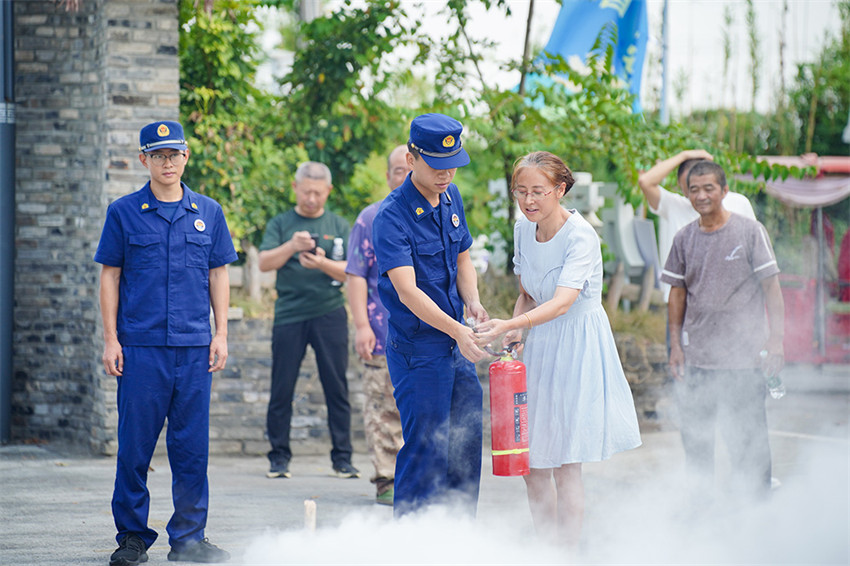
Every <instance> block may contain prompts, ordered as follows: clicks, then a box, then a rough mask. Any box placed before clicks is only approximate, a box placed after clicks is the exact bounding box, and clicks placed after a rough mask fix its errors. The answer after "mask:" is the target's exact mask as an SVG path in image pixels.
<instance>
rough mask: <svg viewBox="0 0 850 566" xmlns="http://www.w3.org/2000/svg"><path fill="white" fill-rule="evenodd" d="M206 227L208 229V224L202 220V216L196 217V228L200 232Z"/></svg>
mask: <svg viewBox="0 0 850 566" xmlns="http://www.w3.org/2000/svg"><path fill="white" fill-rule="evenodd" d="M206 229H207V225H206V224H204V221H203V220H201V219H200V218H196V219H195V230H197V231H198V232H203V231H204V230H206Z"/></svg>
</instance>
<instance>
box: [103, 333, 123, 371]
mask: <svg viewBox="0 0 850 566" xmlns="http://www.w3.org/2000/svg"><path fill="white" fill-rule="evenodd" d="M101 361H102V362H103V369H105V370H106V374H107V375H114V376H119V375H122V374H123V372H124V352H123V350H122V349H121V344H120V343H119V342H118V340H117V339H111V340H107V341H106V343H105V344H104V346H103V358H102V359H101Z"/></svg>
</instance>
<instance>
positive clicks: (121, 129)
mask: <svg viewBox="0 0 850 566" xmlns="http://www.w3.org/2000/svg"><path fill="white" fill-rule="evenodd" d="M81 5H82V8H81V10H80V11H79V12H66V11H65V10H64V9H63V8H61V7H60V6H59V5H58V4H57V3H56V2H54V1H53V0H27V1H18V2H15V5H14V8H15V9H14V17H15V27H14V33H15V63H16V69H15V83H16V85H15V101H16V109H17V123H16V131H17V138H16V154H15V159H16V181H17V182H16V201H17V202H16V217H15V220H16V233H15V248H16V252H17V256H16V260H15V305H16V306H15V313H14V317H15V327H14V361H13V366H14V375H13V382H12V389H13V392H12V395H13V398H12V404H13V414H12V438H13V440H16V441H39V442H41V441H61V442H63V443H66V444H71V445H77V446H82V447H85V448H87V449H89V450H91V451H94V452H114V450H115V447H116V445H115V426H116V420H117V419H116V414H115V401H114V398H115V395H114V390H115V382H114V379H112V378H108V377H107V376H105V374H104V372H103V369H102V368H101V366H100V353H101V349H102V341H101V331H100V315H99V311H98V299H97V288H98V274H99V267H98V266H97V265H96V264H95V263H94V262H93V261H92V256H93V255H94V250H95V248H96V246H97V241H98V238H99V235H100V229H101V227H102V225H103V219H104V214H105V212H106V205H107V204H108V202H109V200H112V199H114V198H115V197H117V196H120V195H123V194H126V193H128V192H130V191H131V190H134V189H135V188H138V187H139V186H141V185H142V184H143V183H144V182H145V179H146V176H145V169H144V168H143V167H142V166H141V164H139V163H138V160H137V159H136V153H137V149H138V138H137V136H138V131H139V129H140V128H141V127H142V126H143V125H144V124H145V123H148V122H150V121H152V120H154V119H176V118H177V116H178V109H179V85H178V76H179V67H178V60H177V45H178V33H177V23H178V19H177V5H176V1H175V0H108V1H107V0H85V1H84V2H82V3H81Z"/></svg>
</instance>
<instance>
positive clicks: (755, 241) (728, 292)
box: [661, 161, 785, 495]
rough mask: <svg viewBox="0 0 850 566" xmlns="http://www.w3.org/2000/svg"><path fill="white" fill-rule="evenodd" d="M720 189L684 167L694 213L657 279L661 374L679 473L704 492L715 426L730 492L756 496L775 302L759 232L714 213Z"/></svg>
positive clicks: (780, 325) (717, 173)
mask: <svg viewBox="0 0 850 566" xmlns="http://www.w3.org/2000/svg"><path fill="white" fill-rule="evenodd" d="M728 191H729V187H728V186H727V184H726V175H725V174H724V172H723V169H722V168H721V167H720V166H719V165H717V164H715V163H713V162H710V161H705V162H701V163H698V164H697V165H695V166H694V167H693V169H691V171H690V172H689V174H688V192H687V196H688V198H689V199H690V201H691V204H692V205H693V207H694V209H695V210H696V211H697V212H698V213H699V215H700V216H699V218H698V219H697V220H696V221H694V222H692V223H690V224H688V225H686V226H685V227H684V228H682V229H681V230H680V231H679V232H678V233H677V234H676V236H675V238H674V239H673V247H672V249H671V250H670V255H669V256H668V258H667V262H666V264H665V266H664V271H663V272H662V275H661V280H662V281H664V282H666V283H669V284H670V285H671V286H672V288H671V291H670V300H669V303H668V317H669V326H670V369H671V372H672V374H673V377H674V378H675V380H676V396H677V402H678V405H679V412H680V431H681V434H682V444H683V446H684V449H685V456H686V460H687V463H688V468H689V470H690V471H691V472H692V473H693V474H694V477H695V478H696V479H698V480H701V481H700V482H699V483H698V484H697V487H698V489H699V490H700V491H704V490H706V489H710V482H711V481H712V476H713V472H714V436H715V430H714V429H715V422H716V423H717V426H718V428H720V430H721V433H722V434H723V436H724V439H725V441H726V445H727V447H728V449H729V451H730V454H731V456H732V458H731V460H732V462H733V463H735V464H737V465H738V469H737V470H736V473H735V475H734V478H733V480H735V481H734V484H735V485H734V487H740V488H742V490H743V491H744V492H745V493H746V494H747V495H757V494H760V493H764V492H766V491H767V489H769V487H770V477H771V476H770V471H771V469H770V468H771V464H770V447H769V445H768V440H767V419H766V416H765V408H764V400H765V394H766V391H767V389H766V385H765V381H764V376H763V372H773V373H775V372H778V371H779V370H780V369H781V368H782V366H783V364H784V360H785V358H784V351H783V348H782V339H783V334H784V305H783V301H782V292H781V290H780V287H779V278H778V276H777V275H778V273H779V267H778V266H777V264H776V258H775V256H774V253H773V248H772V247H771V244H770V239H769V238H768V236H767V232H766V231H765V229H764V226H762V225H761V224H760V223H759V222H757V221H754V220H750V219H748V218H744V217H742V216H739V215H735V214H732V213H730V212H729V211H728V210H726V209H724V208H723V206H722V204H721V203H722V201H723V197H724V196H726V193H728ZM763 351H764V352H766V355H765V356H761V355H760V353H761V352H763Z"/></svg>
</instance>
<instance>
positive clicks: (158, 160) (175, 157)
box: [147, 152, 186, 165]
mask: <svg viewBox="0 0 850 566" xmlns="http://www.w3.org/2000/svg"><path fill="white" fill-rule="evenodd" d="M147 155H148V157H149V158H150V160H151V161H152V162H153V163H154V164H155V165H165V160H166V159H167V160H169V161H171V163H172V164H173V165H180V164H181V163H183V160H184V159H186V154H185V153H182V152H181V153H168V154H166V153H148V154H147Z"/></svg>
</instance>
